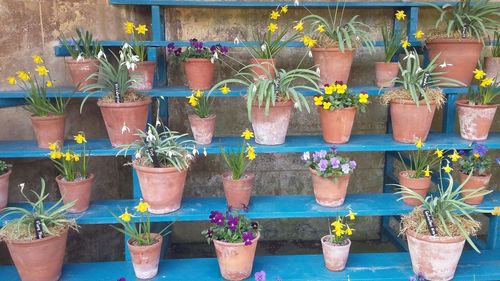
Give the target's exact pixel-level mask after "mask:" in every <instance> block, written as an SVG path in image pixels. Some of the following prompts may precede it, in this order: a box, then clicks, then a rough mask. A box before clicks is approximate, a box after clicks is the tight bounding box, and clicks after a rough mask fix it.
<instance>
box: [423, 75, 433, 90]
mask: <svg viewBox="0 0 500 281" xmlns="http://www.w3.org/2000/svg"><path fill="white" fill-rule="evenodd" d="M430 77H431V74H430V73H429V72H426V73H424V77H423V78H422V84H421V86H422V88H425V87H427V85H428V84H429V78H430Z"/></svg>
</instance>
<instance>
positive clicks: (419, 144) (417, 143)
mask: <svg viewBox="0 0 500 281" xmlns="http://www.w3.org/2000/svg"><path fill="white" fill-rule="evenodd" d="M415 146H416V147H417V148H418V149H421V148H422V146H424V142H423V141H422V140H421V139H418V140H417V141H416V142H415Z"/></svg>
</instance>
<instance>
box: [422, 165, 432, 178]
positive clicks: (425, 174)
mask: <svg viewBox="0 0 500 281" xmlns="http://www.w3.org/2000/svg"><path fill="white" fill-rule="evenodd" d="M431 173H432V171H431V170H430V169H429V165H427V169H425V170H424V177H430V176H431Z"/></svg>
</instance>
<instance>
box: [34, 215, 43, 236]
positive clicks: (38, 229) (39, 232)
mask: <svg viewBox="0 0 500 281" xmlns="http://www.w3.org/2000/svg"><path fill="white" fill-rule="evenodd" d="M35 237H36V239H42V238H43V229H42V220H41V219H40V218H35Z"/></svg>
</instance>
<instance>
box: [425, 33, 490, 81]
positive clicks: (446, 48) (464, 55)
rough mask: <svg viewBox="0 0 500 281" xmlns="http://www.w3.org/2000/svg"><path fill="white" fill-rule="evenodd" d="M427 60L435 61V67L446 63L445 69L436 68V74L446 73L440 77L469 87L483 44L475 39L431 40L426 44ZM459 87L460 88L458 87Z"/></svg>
mask: <svg viewBox="0 0 500 281" xmlns="http://www.w3.org/2000/svg"><path fill="white" fill-rule="evenodd" d="M425 44H426V46H427V50H428V52H429V60H433V59H434V58H435V57H436V56H438V55H439V58H438V59H437V60H436V65H441V64H443V63H444V62H446V64H447V66H446V67H445V68H442V67H439V66H438V67H437V68H436V70H435V71H436V72H446V73H445V74H443V75H441V77H446V78H452V79H455V80H458V81H460V82H462V83H464V84H465V85H466V86H469V85H470V83H471V81H472V76H473V73H472V71H474V69H475V68H476V65H477V61H478V60H479V57H480V56H481V50H482V49H483V43H482V42H481V41H478V40H476V39H432V40H429V41H427V42H426V43H425ZM459 87H461V86H459Z"/></svg>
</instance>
